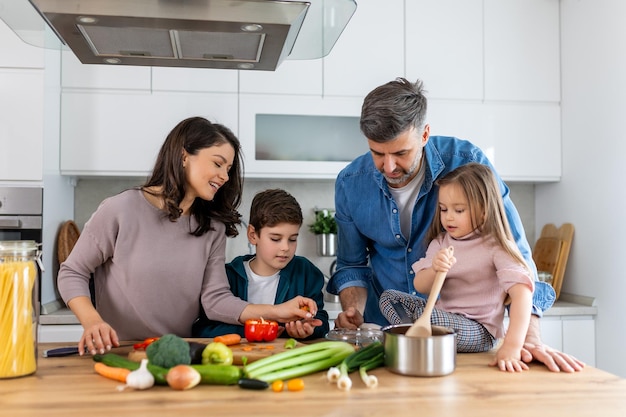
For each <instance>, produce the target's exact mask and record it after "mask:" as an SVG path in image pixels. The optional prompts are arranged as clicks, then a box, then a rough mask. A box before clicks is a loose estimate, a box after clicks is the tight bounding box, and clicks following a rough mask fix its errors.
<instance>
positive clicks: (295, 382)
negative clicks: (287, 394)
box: [287, 378, 304, 391]
mask: <svg viewBox="0 0 626 417" xmlns="http://www.w3.org/2000/svg"><path fill="white" fill-rule="evenodd" d="M287 389H288V390H289V391H302V390H303V389H304V380H303V379H300V378H296V379H290V380H289V381H287Z"/></svg>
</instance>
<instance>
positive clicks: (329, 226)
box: [309, 209, 337, 256]
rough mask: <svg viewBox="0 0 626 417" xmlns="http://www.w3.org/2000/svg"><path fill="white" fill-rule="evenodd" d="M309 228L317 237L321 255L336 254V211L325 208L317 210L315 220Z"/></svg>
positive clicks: (318, 249) (318, 251) (318, 252)
mask: <svg viewBox="0 0 626 417" xmlns="http://www.w3.org/2000/svg"><path fill="white" fill-rule="evenodd" d="M309 230H310V231H311V232H312V233H314V234H315V236H316V239H317V254H318V255H319V256H335V254H336V252H337V222H336V221H335V214H334V212H332V211H330V210H327V209H324V210H316V211H315V221H314V222H313V224H310V225H309Z"/></svg>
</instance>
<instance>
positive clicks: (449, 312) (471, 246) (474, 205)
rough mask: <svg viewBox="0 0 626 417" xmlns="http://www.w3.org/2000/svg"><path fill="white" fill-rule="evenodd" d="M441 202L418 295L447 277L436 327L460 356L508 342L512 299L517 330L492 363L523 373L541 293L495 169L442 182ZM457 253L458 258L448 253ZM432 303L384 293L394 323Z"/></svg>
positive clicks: (468, 168)
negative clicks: (444, 330) (535, 299)
mask: <svg viewBox="0 0 626 417" xmlns="http://www.w3.org/2000/svg"><path fill="white" fill-rule="evenodd" d="M437 185H438V186H439V194H438V204H439V210H438V211H437V212H436V214H435V217H434V219H433V222H432V224H431V226H430V229H429V232H428V234H427V237H426V238H427V240H428V241H430V245H429V247H428V250H427V251H426V256H425V257H424V258H422V259H420V260H419V261H417V262H416V263H414V264H413V266H412V268H413V270H414V271H415V278H414V282H413V284H414V286H415V289H416V290H417V291H418V292H420V293H423V294H428V292H429V291H430V288H431V287H432V284H433V280H434V278H435V274H436V273H437V272H438V271H442V272H446V273H447V276H446V280H445V282H444V284H443V287H442V289H441V296H440V298H439V300H437V303H436V304H435V307H436V308H435V309H434V311H433V314H432V318H431V321H432V323H433V324H436V325H440V326H445V327H451V328H453V329H454V330H455V331H456V334H457V351H458V352H484V351H488V350H490V349H492V348H493V347H494V346H495V345H496V342H497V341H498V339H500V338H502V337H503V336H504V333H505V330H504V323H503V320H504V309H505V299H506V297H507V294H508V296H509V297H510V299H511V307H510V311H509V327H508V331H507V332H506V336H505V337H504V341H503V342H502V345H501V346H500V348H499V349H498V350H497V352H496V355H495V359H494V361H493V362H492V365H497V366H498V367H499V368H500V369H501V370H503V371H510V372H515V371H521V370H525V369H528V366H527V365H526V364H525V363H524V362H523V361H522V360H521V352H522V346H523V344H524V337H525V335H526V332H527V330H528V324H529V317H530V311H531V306H532V292H533V290H534V283H533V278H532V277H533V275H532V273H531V271H530V269H529V267H528V266H527V264H526V262H525V261H524V258H523V257H522V255H521V253H520V252H519V249H518V248H517V245H516V244H515V242H514V240H513V238H512V235H511V231H510V228H509V224H508V221H507V219H506V214H505V211H504V208H503V203H502V197H501V195H500V193H499V190H498V186H497V183H496V181H495V177H494V175H493V172H492V171H491V169H490V168H489V167H488V166H486V165H482V164H478V163H470V164H467V165H463V166H461V167H459V168H457V169H455V170H454V171H452V172H450V173H448V174H447V175H446V176H444V177H442V178H441V179H439V180H438V181H437ZM450 246H452V247H453V248H454V255H453V256H451V255H450V254H449V252H448V250H447V248H448V247H450ZM424 306H425V301H424V300H423V299H422V298H419V297H416V296H412V295H409V294H406V293H403V292H400V291H396V290H388V291H385V292H383V294H382V295H381V298H380V307H381V311H382V313H383V314H384V315H385V317H386V318H387V319H388V320H389V322H390V323H392V324H393V323H401V322H403V321H404V320H402V318H403V317H406V316H407V314H408V316H409V317H410V318H411V320H413V321H414V320H415V319H417V317H419V316H420V315H421V314H422V312H423V311H424Z"/></svg>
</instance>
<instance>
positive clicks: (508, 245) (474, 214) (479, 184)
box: [426, 162, 530, 271]
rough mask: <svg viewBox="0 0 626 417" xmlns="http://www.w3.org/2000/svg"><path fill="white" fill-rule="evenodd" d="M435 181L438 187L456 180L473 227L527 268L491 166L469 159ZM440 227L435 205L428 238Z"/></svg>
mask: <svg viewBox="0 0 626 417" xmlns="http://www.w3.org/2000/svg"><path fill="white" fill-rule="evenodd" d="M435 184H436V185H437V186H439V187H441V186H443V185H450V184H458V185H459V186H460V187H461V189H462V190H463V193H464V194H465V197H466V198H467V201H468V202H469V211H470V219H471V222H472V230H475V231H476V232H477V233H479V234H480V235H481V236H485V237H489V236H490V237H492V238H494V239H495V240H496V242H497V243H498V245H499V246H501V247H502V249H504V250H505V251H506V252H507V253H508V254H509V255H511V256H512V257H513V259H515V260H516V261H518V262H519V263H520V264H522V265H524V267H525V268H526V269H528V271H530V268H529V267H528V264H527V263H526V261H525V260H524V257H523V256H522V254H521V252H520V250H519V248H518V247H517V245H516V244H515V239H514V238H513V233H512V232H511V228H510V226H509V221H508V220H507V218H506V211H505V210H504V203H503V202H502V195H501V194H500V189H499V187H498V183H497V181H496V178H495V175H494V174H493V172H492V171H491V168H489V167H488V166H487V165H483V164H479V163H475V162H472V163H469V164H466V165H462V166H460V167H458V168H456V169H455V170H453V171H451V172H449V173H448V174H446V175H445V176H443V177H441V178H440V179H438V180H437V181H436V182H435ZM443 231H444V229H443V226H442V225H441V210H439V207H437V210H435V216H434V218H433V222H432V223H431V225H430V228H429V229H428V233H427V236H426V239H427V241H428V242H430V241H431V240H433V239H436V238H438V237H439V236H440V235H441V233H442V232H443Z"/></svg>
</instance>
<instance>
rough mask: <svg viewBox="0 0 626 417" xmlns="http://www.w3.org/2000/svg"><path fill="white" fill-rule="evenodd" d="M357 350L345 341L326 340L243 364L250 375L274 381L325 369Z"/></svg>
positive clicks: (245, 371)
mask: <svg viewBox="0 0 626 417" xmlns="http://www.w3.org/2000/svg"><path fill="white" fill-rule="evenodd" d="M353 352H354V346H352V345H351V344H349V343H346V342H338V341H324V342H319V343H313V344H311V345H307V346H303V347H298V348H294V349H291V350H288V351H285V352H281V353H277V354H275V355H272V356H268V357H266V358H263V359H259V360H258V361H256V362H252V363H251V364H248V365H246V366H245V367H244V374H245V375H246V377H247V378H253V379H259V380H261V381H266V382H273V381H276V380H278V379H283V380H286V379H291V378H296V377H299V376H303V375H308V374H312V373H314V372H318V371H323V370H325V369H328V368H330V367H331V366H335V365H337V364H339V363H341V362H342V361H343V360H344V359H345V358H346V357H348V356H349V355H350V354H352V353H353Z"/></svg>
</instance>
